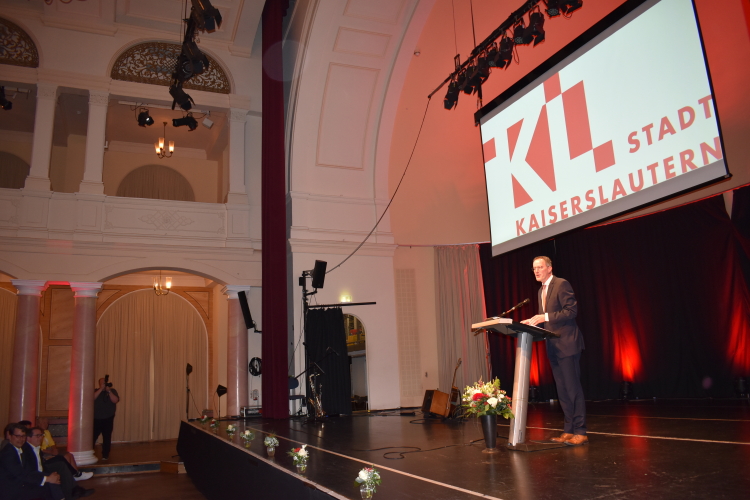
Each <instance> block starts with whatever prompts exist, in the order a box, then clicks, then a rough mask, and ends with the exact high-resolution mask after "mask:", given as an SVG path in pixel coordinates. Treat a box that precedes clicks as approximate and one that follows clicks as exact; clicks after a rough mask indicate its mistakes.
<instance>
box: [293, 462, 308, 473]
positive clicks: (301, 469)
mask: <svg viewBox="0 0 750 500" xmlns="http://www.w3.org/2000/svg"><path fill="white" fill-rule="evenodd" d="M294 465H296V466H297V472H298V473H299V474H304V473H305V471H307V460H301V461H299V462H296V463H295V464H294Z"/></svg>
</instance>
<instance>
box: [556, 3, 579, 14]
mask: <svg viewBox="0 0 750 500" xmlns="http://www.w3.org/2000/svg"><path fill="white" fill-rule="evenodd" d="M581 7H583V0H560V11H561V12H562V13H563V14H572V13H573V12H575V11H576V10H578V9H580V8H581Z"/></svg>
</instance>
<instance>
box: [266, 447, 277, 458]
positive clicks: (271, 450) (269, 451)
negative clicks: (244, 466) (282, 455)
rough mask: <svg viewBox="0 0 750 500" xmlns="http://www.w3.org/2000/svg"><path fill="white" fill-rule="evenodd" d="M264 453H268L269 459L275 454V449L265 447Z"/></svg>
mask: <svg viewBox="0 0 750 500" xmlns="http://www.w3.org/2000/svg"><path fill="white" fill-rule="evenodd" d="M266 452H267V453H268V456H269V457H272V456H274V455H275V454H276V448H275V447H273V446H268V447H266Z"/></svg>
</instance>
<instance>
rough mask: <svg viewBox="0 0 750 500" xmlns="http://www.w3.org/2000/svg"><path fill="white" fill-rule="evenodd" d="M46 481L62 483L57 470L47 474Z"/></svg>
mask: <svg viewBox="0 0 750 500" xmlns="http://www.w3.org/2000/svg"><path fill="white" fill-rule="evenodd" d="M46 482H47V483H52V484H60V474H58V473H57V472H53V473H52V474H50V475H49V476H47V481H46Z"/></svg>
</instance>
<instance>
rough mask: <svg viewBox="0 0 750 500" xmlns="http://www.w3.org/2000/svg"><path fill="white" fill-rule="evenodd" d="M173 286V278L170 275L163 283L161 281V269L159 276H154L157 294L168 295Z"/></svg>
mask: <svg viewBox="0 0 750 500" xmlns="http://www.w3.org/2000/svg"><path fill="white" fill-rule="evenodd" d="M171 288H172V278H170V277H169V276H167V277H166V279H165V280H164V284H163V285H162V281H161V269H160V270H159V277H158V278H157V277H156V276H154V293H155V294H156V295H167V294H168V293H169V290H170V289H171Z"/></svg>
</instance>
